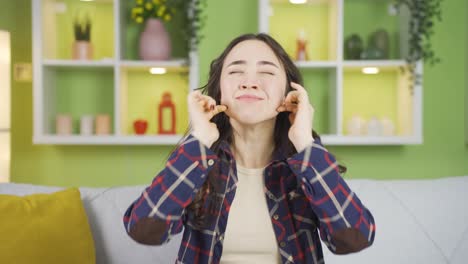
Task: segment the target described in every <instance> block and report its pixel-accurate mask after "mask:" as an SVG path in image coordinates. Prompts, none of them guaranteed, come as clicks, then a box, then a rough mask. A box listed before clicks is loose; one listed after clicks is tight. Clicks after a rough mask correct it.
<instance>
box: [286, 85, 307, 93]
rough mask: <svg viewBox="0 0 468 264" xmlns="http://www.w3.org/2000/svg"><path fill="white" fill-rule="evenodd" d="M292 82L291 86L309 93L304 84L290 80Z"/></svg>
mask: <svg viewBox="0 0 468 264" xmlns="http://www.w3.org/2000/svg"><path fill="white" fill-rule="evenodd" d="M290 84H291V88H293V89H296V90H297V91H299V92H301V93H305V94H307V90H306V89H305V88H304V87H302V85H300V84H298V83H295V82H290Z"/></svg>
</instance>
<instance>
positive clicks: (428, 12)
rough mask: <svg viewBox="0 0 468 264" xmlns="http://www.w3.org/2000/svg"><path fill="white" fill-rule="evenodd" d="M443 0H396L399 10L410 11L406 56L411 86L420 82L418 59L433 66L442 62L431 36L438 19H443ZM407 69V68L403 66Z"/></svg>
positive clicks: (395, 3)
mask: <svg viewBox="0 0 468 264" xmlns="http://www.w3.org/2000/svg"><path fill="white" fill-rule="evenodd" d="M441 2H442V0H424V1H421V0H394V5H395V7H397V9H398V10H399V12H400V13H401V12H402V9H403V8H406V10H405V11H407V12H409V25H408V26H409V28H408V30H409V32H408V33H409V42H408V54H407V57H406V58H405V60H406V62H407V69H408V70H409V72H410V80H411V88H412V87H413V85H414V84H420V82H421V76H420V74H418V73H417V72H416V63H417V62H418V61H423V62H428V63H429V64H430V65H431V66H433V65H435V64H436V63H439V62H440V59H439V58H438V57H437V56H436V54H435V52H434V51H433V49H432V46H431V36H432V35H433V34H434V24H435V22H436V20H438V21H441V20H442V11H441V6H440V4H441ZM402 70H403V71H405V68H402Z"/></svg>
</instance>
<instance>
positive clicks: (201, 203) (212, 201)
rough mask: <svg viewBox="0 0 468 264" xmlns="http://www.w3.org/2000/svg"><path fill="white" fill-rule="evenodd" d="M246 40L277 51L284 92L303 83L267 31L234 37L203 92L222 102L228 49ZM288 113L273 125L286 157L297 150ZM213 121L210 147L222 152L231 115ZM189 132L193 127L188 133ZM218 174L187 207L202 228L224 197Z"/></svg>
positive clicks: (213, 172) (229, 136)
mask: <svg viewBox="0 0 468 264" xmlns="http://www.w3.org/2000/svg"><path fill="white" fill-rule="evenodd" d="M246 40H259V41H263V42H264V43H266V44H267V45H268V46H269V47H270V48H271V49H272V50H273V52H274V53H275V55H276V57H278V59H279V61H280V62H281V63H282V65H283V68H284V69H285V71H286V83H285V84H284V85H285V86H286V91H285V95H286V94H287V93H288V92H290V91H291V90H292V89H291V87H290V86H289V83H290V82H295V83H298V84H300V85H303V81H302V76H301V73H300V71H299V70H298V68H297V67H296V65H295V64H294V62H293V61H292V60H291V58H290V57H289V56H288V54H287V53H286V51H285V50H284V49H283V48H282V47H281V45H280V44H279V43H278V42H277V41H276V40H275V39H273V38H272V37H271V36H269V35H268V34H264V33H260V34H244V35H241V36H239V37H237V38H235V39H233V40H232V41H231V42H230V43H229V44H228V46H227V47H226V49H225V50H224V51H223V52H222V53H221V55H220V56H219V57H218V58H216V59H215V60H213V61H212V62H211V66H210V73H209V78H208V82H207V84H206V85H204V86H202V87H201V88H199V89H201V90H202V93H203V94H206V95H208V96H210V97H212V98H213V99H215V100H216V103H217V104H220V102H221V87H220V80H221V71H222V68H223V64H224V60H225V59H226V56H227V55H228V54H229V52H230V51H231V50H232V49H233V48H234V47H235V46H236V45H237V44H239V43H241V42H243V41H246ZM288 115H289V113H288V112H281V113H279V114H278V116H277V117H276V123H275V128H274V143H275V147H274V152H276V151H281V152H282V153H284V154H285V155H286V156H287V157H289V156H291V155H293V154H295V153H296V149H295V148H294V145H293V144H292V142H291V141H290V140H289V138H288V131H289V128H290V127H291V124H290V122H289V118H288ZM211 122H213V123H215V124H216V126H217V128H218V130H219V135H220V136H219V139H218V140H217V141H216V142H215V143H213V145H212V146H211V150H213V151H214V152H215V153H219V151H220V149H219V147H220V143H221V142H223V141H226V142H228V143H229V144H231V143H232V142H233V140H234V139H233V133H232V127H231V124H230V123H229V117H228V116H227V115H226V114H225V113H224V112H223V113H220V114H218V115H216V116H214V117H213V118H212V119H211ZM188 133H190V128H189V130H188V132H187V134H188ZM312 136H313V138H314V139H320V136H319V135H318V133H317V132H315V131H314V130H312ZM338 169H339V172H340V173H344V172H346V167H345V166H342V165H338ZM217 173H219V171H217V170H214V169H213V170H211V171H210V172H209V173H208V177H207V180H206V181H205V183H204V184H203V186H202V188H200V190H199V191H198V193H197V195H196V196H195V198H194V200H193V201H192V203H191V204H190V205H189V206H188V208H187V209H188V210H189V211H191V212H192V213H193V216H194V217H195V221H194V224H195V225H196V226H197V227H199V228H202V227H203V226H205V225H206V224H208V223H209V219H210V218H209V217H208V218H206V216H207V215H213V213H214V212H216V208H219V206H220V205H221V203H222V200H221V199H220V198H219V195H217V194H218V192H219V191H218V192H217V189H218V188H216V186H217V184H218V183H217V182H216V174H217ZM207 200H208V201H209V203H208V206H207V207H205V205H206V204H205V202H206V201H207Z"/></svg>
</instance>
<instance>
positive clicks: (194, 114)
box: [187, 90, 227, 147]
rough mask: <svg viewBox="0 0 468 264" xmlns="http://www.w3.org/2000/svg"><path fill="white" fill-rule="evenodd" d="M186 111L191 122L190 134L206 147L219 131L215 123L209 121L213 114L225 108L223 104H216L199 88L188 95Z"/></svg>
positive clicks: (209, 145) (213, 140) (216, 136)
mask: <svg viewBox="0 0 468 264" xmlns="http://www.w3.org/2000/svg"><path fill="white" fill-rule="evenodd" d="M187 101H188V111H189V115H190V122H191V124H192V135H193V136H194V137H196V138H197V139H198V140H200V141H201V142H202V143H203V144H205V145H206V146H208V147H211V145H212V144H213V143H214V142H215V141H216V140H218V138H219V131H218V128H217V127H216V124H215V123H213V122H211V121H210V120H211V118H213V116H215V115H217V114H219V113H221V112H224V111H226V110H227V107H226V106H225V105H216V101H215V100H214V99H213V98H212V97H210V96H207V95H203V94H202V93H201V92H200V91H199V90H195V91H192V92H190V93H189V95H188V99H187Z"/></svg>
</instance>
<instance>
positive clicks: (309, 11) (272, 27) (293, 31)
mask: <svg viewBox="0 0 468 264" xmlns="http://www.w3.org/2000/svg"><path fill="white" fill-rule="evenodd" d="M310 2H311V3H309V4H305V5H294V4H291V3H289V1H286V0H281V1H269V2H268V1H267V3H266V6H268V7H267V8H266V10H268V11H269V12H268V11H260V12H265V15H266V16H267V17H268V18H267V20H266V21H264V22H261V23H260V25H261V26H260V31H265V32H268V33H269V34H271V35H272V36H273V37H274V38H275V39H276V40H277V41H278V42H279V43H280V44H281V45H282V46H283V47H284V49H285V50H286V52H287V53H288V54H289V55H290V56H291V58H293V59H296V48H297V43H296V40H297V39H298V37H299V36H300V35H301V34H302V33H304V35H305V39H306V41H307V44H306V53H307V55H308V60H312V61H333V60H336V59H337V57H338V56H337V46H338V1H337V0H328V1H310ZM259 8H264V7H262V6H261V7H259ZM267 12H268V13H267ZM285 21H287V23H285ZM301 32H302V33H301Z"/></svg>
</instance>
